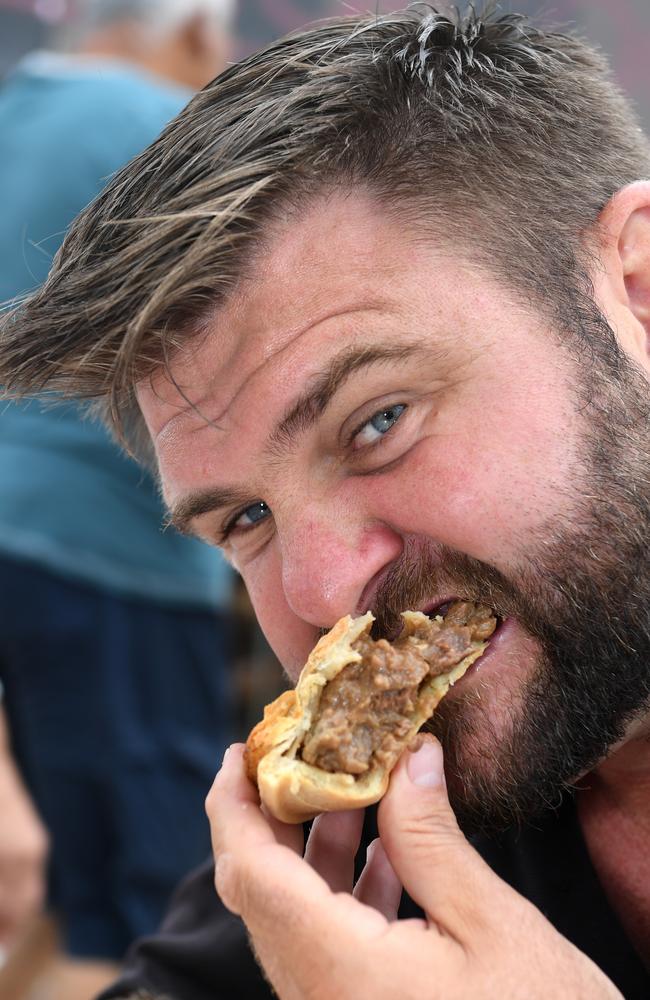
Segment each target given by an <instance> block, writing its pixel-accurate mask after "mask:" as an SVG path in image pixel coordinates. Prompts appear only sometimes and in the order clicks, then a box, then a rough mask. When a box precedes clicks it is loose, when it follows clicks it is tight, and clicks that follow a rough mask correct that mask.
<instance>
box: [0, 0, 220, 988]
mask: <svg viewBox="0 0 650 1000" xmlns="http://www.w3.org/2000/svg"><path fill="white" fill-rule="evenodd" d="M231 13H232V11H231V6H230V4H229V2H228V0H195V2H191V3H186V2H183V3H178V2H176V0H161V2H156V3H152V2H150V0H128V2H122V3H119V4H115V3H113V2H112V0H111V2H109V0H92V2H89V3H87V4H85V5H80V6H79V8H78V12H77V16H76V19H75V20H74V21H71V22H70V23H69V25H68V35H69V37H68V39H67V43H68V45H69V46H72V51H70V50H65V51H58V52H47V53H35V54H33V55H31V56H30V57H28V58H27V59H26V60H24V61H23V62H22V63H21V64H20V65H19V66H18V67H17V69H16V71H15V72H14V73H13V75H12V76H11V77H10V78H8V79H7V81H6V82H5V84H4V85H3V87H2V89H1V90H0V126H1V129H2V149H3V153H2V157H1V158H0V186H1V187H2V192H3V211H2V217H1V219H0V261H1V262H2V266H1V267H0V300H2V301H5V302H6V301H8V300H10V299H13V298H15V297H16V296H19V295H21V294H24V293H25V292H27V291H29V290H31V289H33V288H34V287H35V286H36V285H37V284H39V283H40V281H41V280H43V279H44V278H45V276H46V274H47V269H48V266H49V263H50V262H51V258H52V255H53V253H54V252H55V251H56V249H57V248H58V246H59V244H60V242H61V240H62V238H63V235H64V232H65V229H66V227H67V226H68V225H69V223H70V222H71V221H72V220H73V218H74V217H75V215H76V214H77V213H78V212H79V211H80V210H81V209H82V208H83V207H84V206H85V205H86V204H87V203H88V202H89V201H91V200H92V199H93V198H94V197H95V195H96V194H97V193H98V192H99V191H100V190H101V188H102V186H103V185H104V183H105V182H106V180H107V179H108V177H109V176H110V175H111V174H112V173H114V172H115V170H117V169H118V168H119V167H120V166H122V165H123V164H124V163H125V162H127V161H128V160H129V159H131V158H132V157H133V156H134V155H135V154H136V153H137V152H139V151H140V150H141V149H142V148H143V147H144V146H146V144H147V143H148V142H150V141H151V140H152V139H153V138H155V136H156V135H157V134H158V133H159V132H160V130H161V129H162V127H163V126H164V125H165V124H166V123H167V122H168V121H169V120H170V119H171V118H172V117H173V116H174V115H175V114H176V113H177V112H178V111H179V110H180V109H181V108H182V107H183V106H184V105H185V104H186V103H187V101H188V100H189V98H190V96H191V94H192V92H193V90H195V89H196V88H197V87H199V86H202V85H203V84H204V83H206V82H207V81H208V80H210V79H211V78H212V76H214V75H215V74H216V73H217V72H219V70H221V69H222V68H223V67H224V65H225V55H226V46H227V36H228V21H229V18H230V15H231ZM52 402H53V401H52V400H49V405H42V404H41V403H39V402H37V401H36V400H31V401H29V402H27V403H21V404H19V405H8V404H5V405H4V406H3V407H2V412H1V413H0V479H1V480H2V490H1V491H0V595H1V600H0V679H1V680H2V682H3V685H4V689H5V706H0V802H2V818H1V819H0V827H1V829H0V939H1V942H0V943H1V944H2V945H3V946H6V945H10V944H11V943H12V941H15V940H16V939H17V937H18V936H19V932H20V929H21V925H24V922H25V919H26V918H27V917H28V915H29V914H30V911H31V912H33V909H34V907H35V905H36V904H38V901H39V889H41V888H42V869H43V859H44V854H45V851H44V846H45V836H44V831H43V829H42V826H41V825H40V822H39V819H38V816H37V815H36V813H35V810H34V808H33V806H32V804H31V802H30V801H29V797H28V793H29V796H31V797H32V798H33V800H34V802H35V805H36V808H37V810H38V811H39V812H40V814H41V816H42V817H43V820H44V821H45V825H46V827H47V828H48V830H49V832H50V837H51V854H50V903H51V906H52V908H53V910H54V912H55V914H56V915H57V917H58V919H59V921H60V923H61V926H62V945H63V949H64V951H65V956H66V957H65V959H63V960H62V962H61V967H60V970H59V973H60V975H59V978H60V980H61V983H60V986H59V989H60V992H61V995H62V996H64V997H65V998H66V1000H71V998H73V997H74V996H75V995H76V993H77V991H78V992H79V995H80V996H82V997H83V998H84V1000H85V998H86V997H88V996H89V995H90V994H91V993H92V992H93V991H94V990H95V989H96V988H97V985H96V984H97V983H98V982H102V983H103V982H106V981H108V980H109V979H111V978H113V977H114V975H115V968H116V965H115V963H116V962H117V961H119V959H120V958H121V957H122V955H123V953H124V951H125V949H126V948H127V946H128V945H129V944H130V942H131V941H132V940H133V938H134V937H136V936H138V935H140V934H142V933H146V932H147V931H151V930H153V929H154V928H155V927H156V926H157V924H158V922H159V919H160V915H161V913H162V910H163V908H164V906H165V905H166V903H167V899H168V896H169V894H170V892H171V890H172V888H173V887H174V885H175V883H176V882H177V881H178V879H179V878H180V877H181V875H183V874H184V873H185V872H186V871H188V870H189V869H190V868H191V867H193V866H194V865H195V864H197V863H198V862H199V861H200V860H201V858H202V857H204V856H205V854H206V852H207V850H208V848H209V840H208V829H207V823H206V820H205V815H204V813H203V808H202V807H203V800H204V798H205V785H206V783H208V782H209V781H210V780H211V778H212V775H213V773H214V759H215V755H219V754H220V753H221V751H222V747H223V745H224V743H225V742H226V741H227V725H228V721H229V720H228V706H227V697H226V695H227V691H228V684H227V678H226V671H227V665H228V650H227V642H228V621H227V615H226V606H227V603H228V599H229V591H230V580H231V576H230V571H229V569H228V567H227V566H226V565H225V563H224V562H223V560H221V558H220V557H219V555H218V554H217V553H216V552H210V551H209V550H208V549H207V548H206V547H205V546H202V545H201V544H200V543H199V542H196V541H192V540H190V539H183V538H181V537H180V536H179V535H178V534H177V533H176V532H174V531H167V532H163V531H162V526H163V519H164V509H163V507H162V504H161V500H160V497H159V491H158V486H157V483H156V481H155V479H154V478H153V477H152V476H150V475H148V474H144V473H143V471H142V469H140V468H139V467H138V466H137V465H136V464H135V463H134V462H132V461H130V460H128V459H126V457H125V456H124V455H123V454H122V453H121V451H120V449H119V448H118V447H117V446H116V444H115V442H114V441H113V440H112V439H111V437H110V435H109V434H108V432H107V431H106V429H105V428H102V427H101V426H100V425H99V424H97V423H96V422H92V421H90V420H88V419H85V416H84V415H83V414H81V413H80V412H79V409H78V407H77V405H76V404H67V405H65V406H61V405H58V406H54V405H52ZM5 730H8V732H5ZM25 785H26V786H27V788H25ZM179 812H180V813H182V814H184V817H185V818H184V822H183V824H182V827H175V826H174V825H173V824H170V823H169V818H170V816H172V815H176V814H178V813H179ZM1 991H2V986H1V984H0V992H1ZM52 995H54V994H52Z"/></svg>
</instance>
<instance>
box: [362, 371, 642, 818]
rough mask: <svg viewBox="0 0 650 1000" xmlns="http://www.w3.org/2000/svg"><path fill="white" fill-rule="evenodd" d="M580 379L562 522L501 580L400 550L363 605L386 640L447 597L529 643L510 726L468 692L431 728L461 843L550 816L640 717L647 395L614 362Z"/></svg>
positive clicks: (459, 556)
mask: <svg viewBox="0 0 650 1000" xmlns="http://www.w3.org/2000/svg"><path fill="white" fill-rule="evenodd" d="M592 365H593V359H592ZM578 368H579V372H580V378H579V379H577V380H576V397H577V399H579V400H580V401H581V402H582V409H581V412H580V413H578V406H577V405H576V422H577V423H580V424H581V425H582V434H581V437H582V442H583V444H584V454H585V461H584V466H583V468H582V469H580V470H578V473H577V474H576V476H575V477H574V478H573V480H572V484H571V487H570V489H569V490H567V497H566V499H567V500H568V501H569V508H570V509H572V510H573V514H572V516H571V519H570V521H568V522H567V521H566V520H565V521H564V523H562V524H559V525H556V524H553V525H548V526H547V530H546V531H545V532H544V533H541V534H540V536H539V537H540V538H542V541H543V544H539V543H538V544H535V545H534V546H531V548H530V551H529V552H528V553H526V554H524V557H523V558H522V560H521V563H520V566H519V567H518V569H517V571H516V572H513V573H512V574H511V575H509V576H505V575H504V574H503V573H501V572H500V571H499V570H497V569H496V568H495V567H493V566H490V565H488V564H486V563H484V562H481V561H479V560H476V559H473V558H471V557H469V556H467V555H465V554H463V553H461V552H457V551H454V550H451V549H448V548H445V547H442V546H436V545H435V544H434V543H433V542H431V541H430V540H427V539H422V538H421V537H419V538H411V539H409V540H408V542H407V544H406V546H405V549H404V552H403V554H402V556H401V558H400V559H399V560H398V561H397V562H396V563H395V565H394V566H393V567H392V568H391V570H390V572H389V573H388V575H387V577H386V578H385V579H384V581H383V583H382V586H381V588H380V590H379V592H378V593H377V595H376V603H375V605H374V607H373V611H374V613H375V615H376V617H377V625H376V628H377V630H378V631H379V632H380V633H382V634H390V633H391V632H393V631H394V630H395V628H396V624H397V616H398V615H399V612H400V611H402V610H403V609H405V608H414V607H415V608H417V607H421V606H422V604H423V603H424V602H425V601H426V600H427V598H430V597H431V595H433V594H445V593H446V594H449V595H452V594H453V595H457V596H459V597H462V598H467V599H469V600H474V601H478V602H482V603H484V604H489V605H490V606H491V607H492V608H493V609H494V610H495V611H496V613H497V614H498V615H499V616H501V617H508V616H512V617H514V618H516V619H517V620H518V622H519V624H520V625H521V626H522V627H523V628H524V629H525V630H526V631H527V632H528V633H529V635H530V636H531V637H532V638H534V639H535V640H537V643H538V645H539V648H540V650H541V653H540V656H539V659H538V662H537V664H536V665H535V669H534V671H533V673H532V676H529V677H528V679H527V680H525V681H523V682H522V686H521V690H520V691H519V692H518V694H517V697H516V704H512V705H509V706H508V709H509V711H508V717H509V722H508V723H507V726H506V724H505V723H504V724H503V725H502V727H501V728H500V729H497V727H496V725H495V724H494V723H493V722H492V721H491V720H490V718H489V716H488V714H487V712H486V711H485V708H484V707H482V705H481V701H480V698H477V697H475V696H473V695H472V692H471V691H470V692H469V694H468V695H467V696H464V697H457V698H455V699H453V700H448V701H447V702H446V703H443V704H442V706H441V708H440V710H439V711H438V714H437V715H436V717H435V720H434V721H433V722H432V724H431V725H432V729H433V731H434V732H435V733H436V735H438V736H439V737H440V739H441V740H442V742H443V745H444V749H445V755H446V768H447V776H448V783H449V786H450V796H451V799H452V804H453V806H454V809H455V810H456V813H457V815H458V817H459V820H460V821H461V824H462V825H463V826H464V828H465V829H466V830H468V831H473V830H477V829H483V830H498V829H502V828H504V827H506V826H509V825H511V824H512V823H513V822H515V823H520V822H522V821H523V820H526V819H528V818H530V817H531V816H533V815H535V814H536V813H539V812H541V811H542V810H543V809H545V808H547V807H548V806H549V805H551V806H552V805H556V804H558V803H559V800H560V798H561V795H562V792H563V790H564V789H566V788H567V787H568V786H569V785H570V784H571V782H573V781H574V780H575V779H576V778H577V777H578V776H579V775H581V774H583V773H584V772H586V771H588V770H591V769H592V768H593V767H594V766H595V765H596V764H597V762H598V761H600V760H601V759H602V758H603V757H604V756H606V755H607V753H608V752H609V750H610V749H611V747H612V746H613V745H614V744H615V743H617V742H618V741H620V740H621V739H622V738H623V737H624V734H625V730H626V727H627V725H628V724H629V722H630V721H631V720H632V719H634V718H636V717H639V716H640V715H641V714H642V713H644V712H647V711H648V708H649V707H650V542H649V540H650V483H649V475H650V445H649V442H650V434H649V432H650V413H649V408H648V399H649V397H650V387H649V386H648V382H647V380H646V379H645V378H644V377H643V376H642V375H641V374H640V373H639V372H638V371H637V370H636V369H635V368H634V367H633V366H632V364H631V363H629V362H628V360H627V358H626V356H625V355H623V354H622V353H620V356H619V357H618V358H617V366H616V371H615V373H612V371H611V370H610V371H606V370H605V367H604V366H602V370H600V369H599V370H598V371H597V372H595V371H594V368H593V367H592V368H591V369H590V370H589V379H588V381H585V377H584V365H583V364H582V363H581V364H580V365H579V366H578ZM504 727H505V728H504ZM486 749H489V753H486V752H485V751H486Z"/></svg>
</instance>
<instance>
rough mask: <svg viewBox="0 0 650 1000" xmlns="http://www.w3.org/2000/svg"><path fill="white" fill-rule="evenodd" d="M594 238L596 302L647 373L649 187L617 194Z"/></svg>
mask: <svg viewBox="0 0 650 1000" xmlns="http://www.w3.org/2000/svg"><path fill="white" fill-rule="evenodd" d="M597 232H598V243H599V246H598V254H599V257H600V260H601V263H602V265H603V266H602V269H601V271H600V273H599V274H597V275H595V280H594V286H595V291H596V298H597V300H598V302H599V304H600V306H601V308H602V309H603V310H604V312H605V314H606V315H607V318H608V320H609V321H610V323H611V325H612V327H613V328H614V330H615V331H616V334H617V336H618V338H619V340H620V341H621V346H622V347H624V348H625V349H626V351H627V352H628V354H631V355H632V356H633V357H634V358H635V359H636V360H637V361H638V362H640V363H641V364H642V365H643V366H644V368H646V370H649V371H650V181H637V182H636V183H634V184H629V185H628V186H627V187H624V188H621V190H620V191H617V192H616V194H615V195H614V196H613V197H612V198H611V199H610V200H609V201H608V203H607V205H606V206H605V208H604V209H603V211H602V212H601V215H600V218H599V225H598V229H597Z"/></svg>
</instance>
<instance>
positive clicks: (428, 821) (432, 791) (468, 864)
mask: <svg viewBox="0 0 650 1000" xmlns="http://www.w3.org/2000/svg"><path fill="white" fill-rule="evenodd" d="M378 822H379V834H380V837H381V841H382V844H383V846H384V849H385V851H386V854H387V855H388V858H389V860H390V863H391V865H392V866H393V868H394V869H395V872H396V873H397V876H398V877H399V879H400V881H401V883H402V885H403V886H404V888H405V889H406V891H407V892H408V894H409V896H410V897H411V899H413V900H414V901H415V902H416V903H418V905H419V906H421V907H422V909H423V910H424V911H425V913H426V914H427V916H428V917H429V918H430V919H432V920H434V921H435V922H436V924H437V925H438V926H439V927H441V928H442V929H444V930H445V931H447V932H448V933H449V934H451V935H452V936H453V937H455V938H456V939H457V940H460V941H462V940H465V939H466V938H467V937H468V935H470V934H472V933H473V932H474V931H475V929H476V928H477V925H478V924H483V923H484V916H485V915H486V909H485V908H486V906H487V905H488V900H489V899H490V898H493V897H494V894H495V892H498V891H499V886H501V885H502V884H503V883H501V881H500V879H498V877H497V876H496V875H495V874H494V872H492V870H491V869H490V868H489V867H488V866H487V865H486V863H485V862H484V861H483V859H482V858H481V857H480V855H479V854H478V853H477V852H476V851H475V850H474V848H473V847H472V846H471V844H470V843H469V842H468V841H467V840H466V838H465V837H464V836H463V834H462V833H461V831H460V829H459V827H458V824H457V822H456V817H455V816H454V813H453V811H452V808H451V806H450V805H449V799H448V798H447V788H446V785H445V776H444V770H443V759H442V747H441V746H440V744H439V743H438V741H437V740H436V739H434V738H433V737H431V736H424V737H422V743H421V745H420V747H419V748H418V749H417V750H416V751H415V752H413V753H411V752H409V751H407V752H406V753H404V754H403V755H402V757H401V759H400V761H399V763H398V764H397V767H396V768H395V770H394V771H393V773H392V775H391V781H390V786H389V789H388V792H387V793H386V795H385V796H384V798H383V800H382V802H381V805H380V807H379V814H378Z"/></svg>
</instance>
